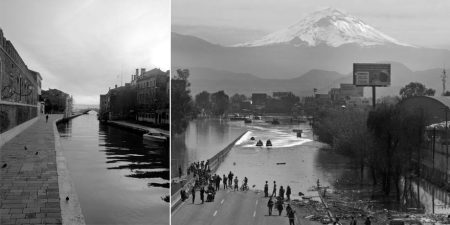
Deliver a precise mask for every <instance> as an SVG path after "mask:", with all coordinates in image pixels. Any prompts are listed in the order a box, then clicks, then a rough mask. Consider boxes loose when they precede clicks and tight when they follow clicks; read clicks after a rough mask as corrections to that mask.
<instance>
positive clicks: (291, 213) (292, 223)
mask: <svg viewBox="0 0 450 225" xmlns="http://www.w3.org/2000/svg"><path fill="white" fill-rule="evenodd" d="M288 207H290V206H289V205H288ZM286 210H287V207H286ZM287 216H288V218H289V225H295V211H294V210H292V209H291V210H289V211H288V213H287Z"/></svg>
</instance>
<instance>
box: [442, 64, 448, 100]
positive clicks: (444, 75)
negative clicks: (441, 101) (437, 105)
mask: <svg viewBox="0 0 450 225" xmlns="http://www.w3.org/2000/svg"><path fill="white" fill-rule="evenodd" d="M441 78H442V95H444V94H445V84H446V82H447V74H446V72H445V68H444V69H443V70H442V76H441Z"/></svg>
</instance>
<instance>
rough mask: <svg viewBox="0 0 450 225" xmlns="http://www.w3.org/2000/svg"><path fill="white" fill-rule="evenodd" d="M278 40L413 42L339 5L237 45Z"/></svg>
mask: <svg viewBox="0 0 450 225" xmlns="http://www.w3.org/2000/svg"><path fill="white" fill-rule="evenodd" d="M276 44H293V45H295V46H303V45H306V46H317V45H320V44H325V45H328V46H333V47H338V46H341V45H343V44H357V45H360V46H372V45H386V44H394V45H402V46H411V45H408V44H404V43H401V42H399V41H397V40H395V39H394V38H392V37H389V36H388V35H386V34H383V33H382V32H380V31H378V30H376V29H375V28H373V27H372V26H370V25H367V24H365V23H364V22H363V21H362V20H360V19H358V18H356V17H354V16H351V15H348V14H345V13H343V12H341V11H339V10H337V9H333V8H327V9H324V10H320V11H316V12H313V13H311V14H309V15H308V16H306V17H305V18H303V19H302V20H300V21H299V22H297V23H295V24H293V25H292V26H289V27H288V28H285V29H282V30H279V31H276V32H274V33H271V34H269V35H267V36H264V37H263V38H261V39H259V40H256V41H251V42H246V43H242V44H238V45H236V47H256V46H266V45H276Z"/></svg>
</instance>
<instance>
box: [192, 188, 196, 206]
mask: <svg viewBox="0 0 450 225" xmlns="http://www.w3.org/2000/svg"><path fill="white" fill-rule="evenodd" d="M191 194H192V204H194V202H195V186H194V187H192V189H191Z"/></svg>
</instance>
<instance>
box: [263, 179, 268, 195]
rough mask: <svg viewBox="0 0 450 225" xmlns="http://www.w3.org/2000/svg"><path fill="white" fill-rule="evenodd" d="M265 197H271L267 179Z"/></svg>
mask: <svg viewBox="0 0 450 225" xmlns="http://www.w3.org/2000/svg"><path fill="white" fill-rule="evenodd" d="M264 197H266V198H267V197H269V185H268V184H267V180H266V184H265V185H264Z"/></svg>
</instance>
